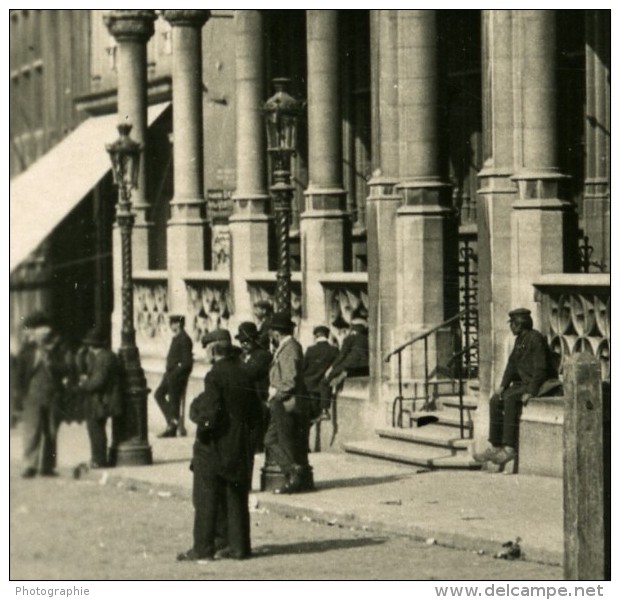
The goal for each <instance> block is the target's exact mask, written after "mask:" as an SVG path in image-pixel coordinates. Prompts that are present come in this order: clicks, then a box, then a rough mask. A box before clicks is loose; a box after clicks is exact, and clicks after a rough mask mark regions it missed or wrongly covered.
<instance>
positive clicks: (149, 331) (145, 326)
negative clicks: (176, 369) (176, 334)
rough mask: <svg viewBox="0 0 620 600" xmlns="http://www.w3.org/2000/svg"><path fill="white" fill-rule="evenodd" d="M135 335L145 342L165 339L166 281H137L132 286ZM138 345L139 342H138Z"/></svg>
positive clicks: (166, 311)
mask: <svg viewBox="0 0 620 600" xmlns="http://www.w3.org/2000/svg"><path fill="white" fill-rule="evenodd" d="M133 294H134V323H135V327H136V336H137V337H138V339H139V340H140V341H142V342H146V343H147V344H149V343H151V344H152V343H153V341H157V340H162V339H166V338H167V337H168V336H169V334H170V330H169V327H168V283H167V282H166V281H137V282H135V283H134V286H133ZM138 345H140V344H138Z"/></svg>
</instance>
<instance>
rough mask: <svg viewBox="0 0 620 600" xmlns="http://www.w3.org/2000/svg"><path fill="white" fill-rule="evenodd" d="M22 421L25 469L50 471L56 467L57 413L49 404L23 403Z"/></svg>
mask: <svg viewBox="0 0 620 600" xmlns="http://www.w3.org/2000/svg"><path fill="white" fill-rule="evenodd" d="M22 419H23V422H22V435H23V444H24V462H25V463H26V468H27V469H34V470H38V471H39V472H40V473H51V472H52V471H53V470H54V469H55V468H56V436H57V432H58V415H57V414H56V410H55V409H54V408H52V407H49V406H31V405H29V404H28V403H25V406H24V412H23V417H22Z"/></svg>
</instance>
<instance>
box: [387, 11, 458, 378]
mask: <svg viewBox="0 0 620 600" xmlns="http://www.w3.org/2000/svg"><path fill="white" fill-rule="evenodd" d="M397 52H398V109H399V127H398V131H399V137H398V139H399V140H400V146H399V155H398V159H399V183H398V185H397V189H398V190H399V192H400V194H401V195H402V205H401V207H400V208H399V209H398V211H397V217H396V244H397V249H396V269H397V284H396V302H397V309H396V312H397V321H396V322H397V324H398V328H397V330H396V331H395V332H394V337H393V344H394V345H396V344H397V343H400V342H403V341H405V340H406V339H408V338H410V337H411V336H413V335H415V334H416V333H419V332H420V331H422V330H424V329H427V328H430V327H432V326H434V325H438V324H439V323H441V322H442V321H443V320H444V319H446V318H447V317H451V316H453V314H455V313H456V312H457V310H458V284H457V281H458V275H457V269H458V239H457V235H458V230H457V227H456V225H457V223H456V218H455V215H454V211H453V210H452V208H451V206H450V204H451V197H450V186H449V184H448V183H446V181H445V180H444V178H443V169H442V166H441V162H440V158H441V157H440V144H439V135H440V134H439V114H438V107H439V73H438V69H437V54H438V49H437V26H436V13H435V11H434V10H406V11H399V13H398V44H397ZM449 338H450V335H449V332H446V334H445V335H444V334H443V333H441V334H438V335H437V337H436V338H432V339H431V340H430V341H431V344H433V343H434V341H435V340H436V341H437V346H436V347H435V348H434V349H433V351H432V354H433V357H432V358H431V359H430V370H431V371H432V370H433V368H434V367H435V366H436V365H441V364H442V363H443V364H445V363H446V362H447V360H448V359H449V354H448V353H449V352H450V350H451V348H450V344H449V343H448V339H449ZM442 340H443V341H442ZM444 342H445V343H444ZM419 350H420V349H419V347H416V348H415V349H414V351H413V352H411V353H410V355H409V356H410V358H411V365H410V367H407V366H406V368H407V369H408V368H411V371H410V374H412V375H413V376H414V377H420V376H421V374H422V371H421V366H422V365H421V363H420V361H419V358H420V357H421V352H420V351H419ZM403 356H404V357H405V355H403ZM406 362H407V361H406V360H405V363H406Z"/></svg>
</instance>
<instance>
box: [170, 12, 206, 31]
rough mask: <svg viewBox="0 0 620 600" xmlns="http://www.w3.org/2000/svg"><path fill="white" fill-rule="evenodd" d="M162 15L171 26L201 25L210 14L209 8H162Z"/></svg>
mask: <svg viewBox="0 0 620 600" xmlns="http://www.w3.org/2000/svg"><path fill="white" fill-rule="evenodd" d="M161 14H162V16H163V17H164V19H166V21H168V23H170V25H172V26H173V27H202V26H203V25H204V24H205V23H206V22H207V21H208V20H209V17H210V16H211V11H210V10H189V9H183V10H181V9H178V10H177V9H173V10H162V11H161Z"/></svg>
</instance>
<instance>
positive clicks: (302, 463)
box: [265, 313, 309, 494]
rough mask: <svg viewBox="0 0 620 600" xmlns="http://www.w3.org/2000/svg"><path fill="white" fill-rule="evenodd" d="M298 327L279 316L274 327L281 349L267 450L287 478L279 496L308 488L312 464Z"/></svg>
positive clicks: (272, 381)
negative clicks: (306, 478) (306, 482)
mask: <svg viewBox="0 0 620 600" xmlns="http://www.w3.org/2000/svg"><path fill="white" fill-rule="evenodd" d="M294 329H295V324H294V323H293V322H292V321H291V319H290V318H289V316H288V315H287V314H284V313H277V314H275V315H274V316H273V318H272V320H271V324H270V331H271V336H272V339H273V341H274V343H275V344H277V349H276V351H275V353H274V355H273V361H272V363H271V367H270V369H269V385H270V388H269V413H270V420H269V427H268V428H267V433H266V434H265V448H266V449H267V451H268V453H269V454H270V456H271V457H272V458H273V459H274V460H275V462H277V463H278V465H279V466H280V468H281V469H282V472H283V473H284V474H285V476H286V483H285V484H284V485H283V486H282V487H280V488H277V489H276V490H274V492H275V493H276V494H293V493H296V492H299V491H301V490H302V488H303V487H304V482H303V477H302V475H303V472H304V470H305V468H306V467H307V465H308V425H309V418H308V408H309V407H308V398H307V393H306V388H305V385H304V373H303V362H304V355H303V350H302V348H301V345H300V344H299V342H298V341H297V340H295V339H294V338H293V331H294Z"/></svg>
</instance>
